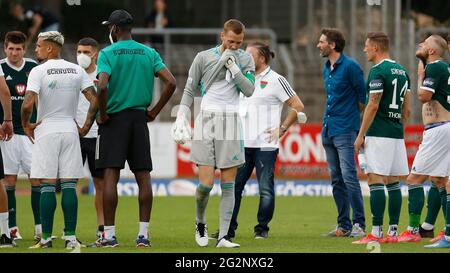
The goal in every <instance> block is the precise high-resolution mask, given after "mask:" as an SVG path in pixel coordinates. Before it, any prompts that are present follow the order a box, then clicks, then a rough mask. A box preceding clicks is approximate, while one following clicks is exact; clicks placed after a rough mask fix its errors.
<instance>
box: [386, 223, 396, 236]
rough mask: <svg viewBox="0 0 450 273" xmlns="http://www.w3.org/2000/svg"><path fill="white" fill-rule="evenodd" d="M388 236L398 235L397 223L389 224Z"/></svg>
mask: <svg viewBox="0 0 450 273" xmlns="http://www.w3.org/2000/svg"><path fill="white" fill-rule="evenodd" d="M388 234H389V236H398V226H397V225H389V231H388Z"/></svg>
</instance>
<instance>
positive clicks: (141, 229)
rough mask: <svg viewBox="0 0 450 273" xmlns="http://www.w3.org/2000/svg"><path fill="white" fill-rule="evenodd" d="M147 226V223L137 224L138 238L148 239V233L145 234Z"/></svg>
mask: <svg viewBox="0 0 450 273" xmlns="http://www.w3.org/2000/svg"><path fill="white" fill-rule="evenodd" d="M148 225H149V222H139V234H138V236H140V235H144V238H145V239H148V232H147V230H148Z"/></svg>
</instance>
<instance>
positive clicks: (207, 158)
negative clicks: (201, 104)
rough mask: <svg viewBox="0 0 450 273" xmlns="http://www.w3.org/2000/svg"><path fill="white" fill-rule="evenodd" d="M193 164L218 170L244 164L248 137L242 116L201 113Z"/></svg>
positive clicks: (195, 137) (196, 127) (197, 126)
mask: <svg viewBox="0 0 450 273" xmlns="http://www.w3.org/2000/svg"><path fill="white" fill-rule="evenodd" d="M191 161H192V162H194V163H195V164H197V165H201V166H212V167H215V168H217V169H226V168H231V167H237V166H241V165H242V164H244V163H245V151H244V137H243V131H242V123H241V118H240V117H239V113H220V112H207V111H201V112H200V114H199V115H198V116H197V118H196V119H195V123H194V135H193V139H192V146H191Z"/></svg>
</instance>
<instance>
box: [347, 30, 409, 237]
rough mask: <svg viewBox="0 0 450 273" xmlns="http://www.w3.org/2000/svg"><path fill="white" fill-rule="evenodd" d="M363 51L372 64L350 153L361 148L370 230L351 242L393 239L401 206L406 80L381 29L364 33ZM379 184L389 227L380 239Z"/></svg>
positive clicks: (405, 171)
mask: <svg viewBox="0 0 450 273" xmlns="http://www.w3.org/2000/svg"><path fill="white" fill-rule="evenodd" d="M364 52H365V53H366V56H367V60H368V61H370V62H372V63H374V66H373V67H372V68H371V69H370V72H369V77H368V80H367V93H368V94H367V96H368V102H367V106H366V108H365V111H364V116H363V121H362V124H361V129H360V131H359V134H358V137H357V138H356V140H355V144H354V146H355V152H359V151H360V149H361V148H364V150H363V151H364V152H363V153H364V155H365V157H366V160H367V169H366V172H367V174H368V178H369V179H368V183H369V187H370V209H371V211H372V232H371V233H369V234H368V235H367V236H366V237H364V238H362V239H361V240H358V241H355V242H353V243H355V244H366V243H369V242H372V241H375V242H389V243H395V242H397V236H398V233H397V230H398V222H399V218H400V211H401V205H402V195H401V191H400V185H399V178H400V176H406V175H408V173H409V169H408V158H407V154H406V146H405V141H404V139H403V124H404V122H405V121H407V119H408V117H409V113H410V103H409V101H410V80H409V76H408V74H407V73H406V70H405V69H404V68H403V67H402V66H401V65H399V64H397V63H396V62H395V61H393V60H391V59H390V57H389V38H388V36H387V35H386V34H385V33H383V32H370V33H368V34H367V36H366V43H365V48H364ZM385 185H386V188H387V191H388V193H389V203H388V211H389V230H388V234H387V237H386V238H383V231H382V229H383V217H384V210H385V207H386V195H385Z"/></svg>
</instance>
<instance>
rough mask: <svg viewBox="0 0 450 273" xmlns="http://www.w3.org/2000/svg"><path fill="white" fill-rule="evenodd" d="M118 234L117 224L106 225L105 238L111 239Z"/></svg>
mask: <svg viewBox="0 0 450 273" xmlns="http://www.w3.org/2000/svg"><path fill="white" fill-rule="evenodd" d="M115 236H116V226H105V239H108V240H111V239H112V238H113V237H115Z"/></svg>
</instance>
